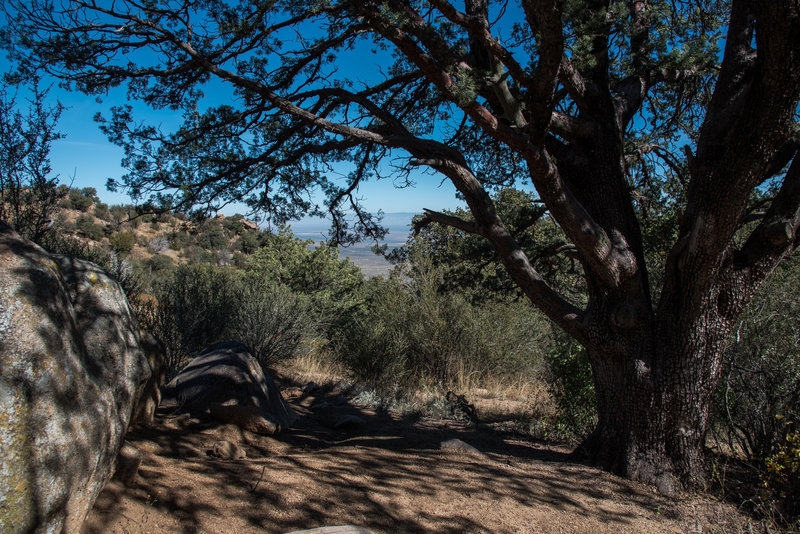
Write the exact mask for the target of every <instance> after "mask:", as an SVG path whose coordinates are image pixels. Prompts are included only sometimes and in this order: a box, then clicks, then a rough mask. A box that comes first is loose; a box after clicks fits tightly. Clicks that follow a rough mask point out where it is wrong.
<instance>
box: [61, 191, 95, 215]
mask: <svg viewBox="0 0 800 534" xmlns="http://www.w3.org/2000/svg"><path fill="white" fill-rule="evenodd" d="M95 200H98V199H97V190H96V189H95V188H93V187H86V188H84V189H80V190H78V189H70V190H69V193H68V196H67V201H68V204H67V205H68V206H69V207H70V209H73V210H78V211H84V212H85V211H86V210H88V209H89V207H90V206H91V205H92V204H94V202H95Z"/></svg>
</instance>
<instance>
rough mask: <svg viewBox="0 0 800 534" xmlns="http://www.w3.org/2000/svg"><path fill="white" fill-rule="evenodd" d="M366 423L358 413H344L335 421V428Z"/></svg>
mask: <svg viewBox="0 0 800 534" xmlns="http://www.w3.org/2000/svg"><path fill="white" fill-rule="evenodd" d="M363 424H364V420H363V419H362V418H361V417H359V416H357V415H343V416H341V417H340V418H339V419H337V420H336V422H335V423H333V428H355V427H359V426H361V425H363Z"/></svg>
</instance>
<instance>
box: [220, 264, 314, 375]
mask: <svg viewBox="0 0 800 534" xmlns="http://www.w3.org/2000/svg"><path fill="white" fill-rule="evenodd" d="M236 293H237V298H238V302H239V306H238V309H237V310H236V314H235V316H234V319H233V321H232V322H231V323H230V324H229V328H228V332H229V333H230V334H229V337H231V338H233V339H236V340H239V341H242V342H243V343H245V344H247V345H248V346H249V347H250V349H251V350H252V352H253V355H254V356H255V357H256V359H257V360H258V361H259V362H260V363H261V364H262V365H263V366H265V367H267V366H270V365H272V364H274V363H276V362H278V361H280V360H287V359H289V358H292V357H293V356H295V355H296V354H297V352H298V348H299V347H300V343H301V341H302V340H303V339H305V338H307V337H309V336H312V335H313V333H314V322H313V320H312V319H311V317H312V315H311V310H310V305H309V302H308V299H307V298H304V297H303V296H302V295H296V294H294V293H292V291H291V290H290V289H289V288H287V287H286V286H281V285H276V284H271V283H269V282H266V281H263V280H257V279H253V278H249V279H247V280H245V281H244V283H242V284H241V285H240V286H239V288H238V291H237V292H236Z"/></svg>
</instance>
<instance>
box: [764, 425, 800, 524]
mask: <svg viewBox="0 0 800 534" xmlns="http://www.w3.org/2000/svg"><path fill="white" fill-rule="evenodd" d="M799 421H800V418H798V414H793V415H792V416H790V417H779V423H780V424H781V425H782V426H783V427H784V428H783V432H781V434H783V435H784V436H785V437H784V438H783V439H782V440H781V441H780V442H778V443H777V444H776V446H775V452H774V453H773V454H772V455H770V456H769V457H767V458H766V459H765V461H764V467H765V469H764V471H763V472H762V474H761V485H762V488H763V489H764V501H765V502H767V503H769V504H771V506H772V508H773V511H774V512H777V516H778V519H779V521H780V522H781V523H783V524H787V525H788V524H790V523H791V522H794V521H798V520H800V425H798V422H799Z"/></svg>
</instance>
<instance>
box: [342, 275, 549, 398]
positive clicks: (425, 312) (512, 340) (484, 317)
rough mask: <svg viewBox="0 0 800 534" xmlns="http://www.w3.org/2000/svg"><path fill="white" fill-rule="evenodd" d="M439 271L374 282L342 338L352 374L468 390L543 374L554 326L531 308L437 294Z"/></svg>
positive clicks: (383, 386)
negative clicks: (406, 280) (491, 382)
mask: <svg viewBox="0 0 800 534" xmlns="http://www.w3.org/2000/svg"><path fill="white" fill-rule="evenodd" d="M437 273H438V271H437V270H431V271H429V272H428V273H427V274H426V275H425V276H422V277H419V278H417V279H415V280H412V281H410V283H408V284H404V283H402V282H400V281H398V280H381V279H372V280H370V282H369V284H368V288H367V296H366V301H367V304H366V305H365V306H363V307H361V308H360V310H359V313H358V314H357V317H356V319H355V320H354V321H353V322H352V323H351V324H350V325H348V326H347V328H345V329H343V331H342V333H341V336H340V337H339V338H337V339H336V343H335V347H336V354H337V357H338V358H339V360H340V361H341V362H342V363H343V364H344V365H345V366H346V367H347V368H348V369H349V370H350V371H351V372H352V374H353V375H354V377H355V378H356V379H358V380H360V381H362V382H365V383H367V384H369V385H370V386H371V387H373V388H375V389H376V390H378V391H380V392H382V393H402V392H410V391H412V390H414V389H416V388H419V387H420V386H436V387H440V388H442V389H444V390H447V389H451V390H460V389H467V388H468V387H470V386H472V385H474V384H475V383H478V382H481V381H483V380H487V379H497V378H498V377H518V376H519V375H520V374H527V375H529V376H533V375H538V374H540V373H541V372H542V371H543V368H544V361H543V359H542V356H541V355H542V354H544V353H545V352H546V350H547V347H548V343H549V325H548V324H547V322H546V321H545V320H544V319H543V317H542V316H541V314H539V313H538V312H536V311H535V310H533V308H531V307H530V306H524V305H520V304H507V303H506V304H504V303H494V304H489V305H483V306H481V305H474V304H472V303H470V302H469V301H468V300H467V299H466V298H464V297H463V296H460V295H457V294H453V293H447V294H440V293H438V292H437V290H436V289H437V287H439V282H440V280H439V279H438V277H437Z"/></svg>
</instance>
